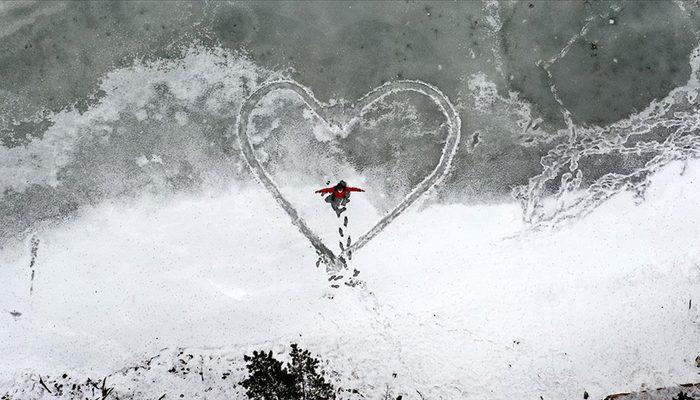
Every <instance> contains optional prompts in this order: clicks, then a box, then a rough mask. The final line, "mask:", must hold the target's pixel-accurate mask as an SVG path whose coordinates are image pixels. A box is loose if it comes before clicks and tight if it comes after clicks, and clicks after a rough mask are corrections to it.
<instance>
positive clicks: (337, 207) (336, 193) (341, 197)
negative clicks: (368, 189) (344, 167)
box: [315, 181, 364, 218]
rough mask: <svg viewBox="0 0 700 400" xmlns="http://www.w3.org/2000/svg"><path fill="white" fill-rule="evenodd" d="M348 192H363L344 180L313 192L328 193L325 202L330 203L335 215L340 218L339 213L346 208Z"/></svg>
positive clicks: (348, 199) (348, 198)
mask: <svg viewBox="0 0 700 400" xmlns="http://www.w3.org/2000/svg"><path fill="white" fill-rule="evenodd" d="M350 192H364V190H362V189H360V188H356V187H351V186H348V185H347V184H346V183H345V181H340V182H338V184H337V185H335V186H331V187H327V188H323V189H319V190H317V191H316V192H315V193H321V194H324V193H330V195H328V196H327V197H326V203H330V204H331V207H333V211H335V215H336V216H338V218H340V214H342V213H343V211H345V209H346V208H345V205H346V204H348V203H349V202H350Z"/></svg>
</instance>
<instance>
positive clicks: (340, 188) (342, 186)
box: [335, 181, 348, 190]
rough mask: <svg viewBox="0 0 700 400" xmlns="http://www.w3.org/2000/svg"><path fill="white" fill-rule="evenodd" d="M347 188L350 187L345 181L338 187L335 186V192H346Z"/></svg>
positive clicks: (339, 183)
mask: <svg viewBox="0 0 700 400" xmlns="http://www.w3.org/2000/svg"><path fill="white" fill-rule="evenodd" d="M346 187H348V185H347V184H346V183H345V181H340V182H338V184H337V185H335V190H345V188H346Z"/></svg>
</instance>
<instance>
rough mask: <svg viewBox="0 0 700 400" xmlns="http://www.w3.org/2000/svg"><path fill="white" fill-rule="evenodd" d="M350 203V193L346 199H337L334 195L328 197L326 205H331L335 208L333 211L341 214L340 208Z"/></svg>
mask: <svg viewBox="0 0 700 400" xmlns="http://www.w3.org/2000/svg"><path fill="white" fill-rule="evenodd" d="M349 201H350V193H348V194H347V195H346V196H345V197H341V198H336V197H335V196H333V195H332V194H331V195H329V196H327V197H326V203H330V205H331V207H333V211H335V212H336V213H337V212H340V211H341V210H340V208H341V207H343V206H345V205H346V204H348V202H349Z"/></svg>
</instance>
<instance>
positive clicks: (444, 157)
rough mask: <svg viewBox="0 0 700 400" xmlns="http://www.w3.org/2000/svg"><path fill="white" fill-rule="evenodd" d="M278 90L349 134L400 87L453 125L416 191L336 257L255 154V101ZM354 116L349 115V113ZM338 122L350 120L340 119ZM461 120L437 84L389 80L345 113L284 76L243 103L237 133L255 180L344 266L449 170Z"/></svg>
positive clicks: (319, 248)
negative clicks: (252, 126) (252, 135)
mask: <svg viewBox="0 0 700 400" xmlns="http://www.w3.org/2000/svg"><path fill="white" fill-rule="evenodd" d="M276 90H291V91H293V92H294V93H296V94H297V95H298V96H299V97H300V98H301V99H302V100H303V101H304V102H305V103H306V105H307V106H308V107H309V108H310V109H311V110H312V111H313V112H314V113H315V114H316V115H317V116H318V117H319V118H320V119H322V120H324V121H326V123H328V125H329V126H330V127H331V129H333V130H336V131H344V132H345V133H349V132H350V131H351V128H352V127H353V126H355V125H356V124H357V123H358V122H359V121H360V118H361V117H362V115H363V113H364V111H365V110H366V109H368V108H369V106H371V105H372V104H373V103H374V102H376V101H378V100H380V99H382V98H384V97H386V96H388V95H390V94H393V93H398V92H416V93H420V94H423V95H425V96H427V97H429V98H430V99H431V100H432V101H433V102H434V103H435V104H436V105H437V106H438V107H439V108H440V110H441V111H442V113H443V114H444V115H445V118H446V119H447V126H448V127H449V130H448V135H447V139H446V141H445V145H444V147H443V149H442V154H441V156H440V160H439V161H438V163H437V165H436V166H435V168H434V169H433V170H432V171H431V172H430V174H428V175H427V176H426V177H425V178H424V179H423V180H422V181H421V182H420V183H419V184H418V185H416V187H415V188H413V190H412V191H411V192H410V193H409V194H408V195H406V197H404V199H403V200H402V201H401V202H400V203H399V204H398V205H396V206H395V207H394V209H393V210H391V211H390V212H389V213H388V214H386V215H385V216H384V217H383V218H381V219H380V220H379V221H378V222H377V223H376V224H375V225H374V226H373V227H372V228H371V229H370V230H369V231H367V232H366V233H365V234H363V235H362V236H360V238H359V239H358V240H357V241H356V242H355V243H353V244H352V245H350V246H348V247H346V248H345V249H344V250H342V251H341V253H340V254H339V255H338V256H336V255H335V254H334V253H333V251H332V250H330V249H329V248H328V247H327V246H326V245H325V244H323V242H322V241H321V239H320V238H319V237H318V236H317V235H316V234H315V233H314V232H313V231H312V230H311V229H310V228H309V227H308V226H307V224H306V222H305V221H304V220H303V219H302V218H301V217H300V216H299V214H298V212H297V211H296V209H295V208H294V206H293V205H292V204H291V203H290V202H289V201H288V200H287V199H286V198H285V197H284V195H282V193H281V192H280V190H279V188H278V187H277V185H276V184H275V182H274V181H273V180H272V177H271V176H270V175H269V174H268V173H267V171H265V168H264V167H263V166H262V164H261V163H260V161H259V160H258V159H257V157H256V156H255V151H254V149H253V144H252V142H251V140H250V137H249V136H248V121H249V118H250V115H251V113H252V112H253V110H254V109H255V107H256V105H257V104H258V102H260V100H262V99H263V98H264V97H265V96H266V95H267V94H269V93H271V92H273V91H276ZM349 114H350V115H353V116H352V117H350V118H349V119H348V115H349ZM338 121H347V122H345V123H339V122H338ZM460 129H461V120H460V118H459V114H458V113H457V110H456V109H455V107H454V106H453V105H452V103H451V102H450V100H449V99H448V98H447V96H445V95H444V94H443V93H442V92H441V91H440V90H438V89H437V88H436V87H434V86H432V85H429V84H427V83H425V82H421V81H411V80H402V81H395V82H388V83H386V84H384V85H382V86H379V87H377V88H376V89H374V90H372V91H370V92H369V93H367V94H366V95H365V96H364V97H362V98H361V99H360V100H358V101H357V102H356V103H355V104H354V105H351V106H350V107H349V109H348V110H347V112H344V113H338V114H337V115H336V114H335V113H334V112H333V111H331V109H330V106H329V105H324V104H322V103H321V102H319V101H318V100H317V99H316V98H315V97H314V95H313V93H312V92H311V91H310V90H309V89H308V88H306V87H304V86H302V85H300V84H299V83H297V82H294V81H290V80H285V81H274V82H269V83H267V84H264V85H262V86H261V87H260V88H258V89H257V90H256V91H255V92H253V93H252V94H251V96H250V97H249V98H248V99H247V100H246V101H245V102H244V103H243V105H242V106H241V109H240V111H239V113H238V117H237V118H236V133H237V135H238V141H239V144H240V147H241V151H242V153H243V158H244V159H245V160H246V162H247V163H248V166H249V167H250V169H251V171H252V172H253V175H254V176H255V177H256V178H257V180H258V181H259V182H260V183H262V184H263V186H265V188H266V189H267V190H268V191H269V192H270V193H271V194H272V196H273V197H274V198H275V200H276V201H277V203H278V204H279V205H280V206H281V207H282V209H283V210H284V211H285V212H286V213H287V214H288V215H289V217H290V218H291V220H292V224H294V226H296V227H297V228H298V229H299V231H300V232H301V233H302V234H303V235H304V236H306V238H307V239H308V240H309V242H311V245H312V246H313V247H314V248H315V249H316V252H317V253H318V254H319V256H320V257H322V258H323V259H324V261H325V263H326V269H327V270H328V271H329V272H331V271H337V270H339V269H341V268H344V267H345V265H344V263H343V262H342V261H341V257H342V258H343V259H344V258H345V255H347V254H349V253H355V252H357V250H359V249H360V248H362V247H363V246H364V245H365V244H367V243H368V242H369V241H370V240H372V239H373V238H374V237H375V236H377V235H378V234H379V233H380V232H381V231H382V230H384V228H385V227H386V226H387V225H389V224H390V223H391V222H392V221H393V220H394V219H396V217H398V216H399V215H400V214H401V213H402V212H403V211H404V210H405V209H406V208H408V207H409V206H410V205H412V204H413V203H414V202H415V201H416V200H418V199H419V198H420V197H421V196H422V195H423V194H424V193H425V192H427V191H428V190H429V189H431V188H432V187H433V186H434V185H436V184H437V183H439V182H440V181H441V180H442V179H443V178H444V177H445V175H446V174H447V172H448V171H449V168H450V165H451V163H452V159H453V157H454V155H455V152H456V151H457V146H458V145H459V141H460Z"/></svg>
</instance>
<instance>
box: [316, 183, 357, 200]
mask: <svg viewBox="0 0 700 400" xmlns="http://www.w3.org/2000/svg"><path fill="white" fill-rule="evenodd" d="M350 192H364V190H362V189H360V188H356V187H352V186H346V187H345V189H344V190H335V186H333V187H328V188H324V189H319V190H317V191H316V192H315V193H333V197H335V198H336V199H342V198H345V197H347V196H348V195H349V194H350Z"/></svg>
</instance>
